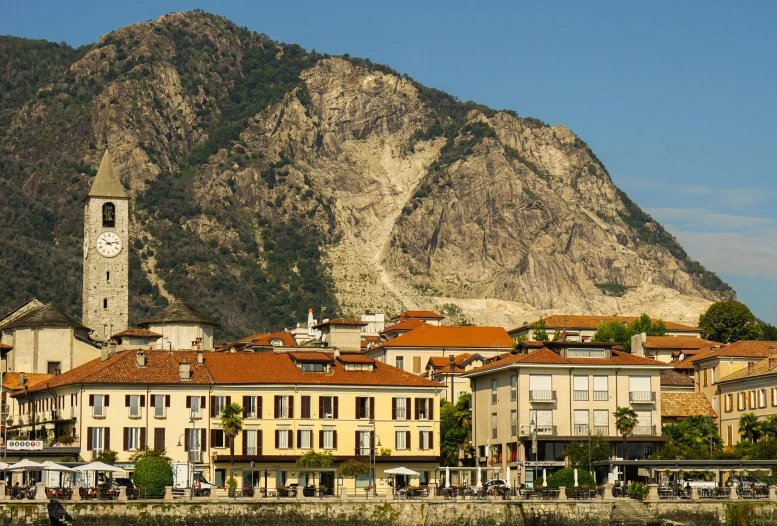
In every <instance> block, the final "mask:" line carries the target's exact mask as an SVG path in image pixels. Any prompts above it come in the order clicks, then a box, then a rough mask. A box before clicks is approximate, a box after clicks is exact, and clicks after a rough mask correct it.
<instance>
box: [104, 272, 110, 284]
mask: <svg viewBox="0 0 777 526" xmlns="http://www.w3.org/2000/svg"><path fill="white" fill-rule="evenodd" d="M105 281H108V282H110V281H111V272H110V271H108V272H106V273H105Z"/></svg>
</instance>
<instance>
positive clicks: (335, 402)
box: [332, 396, 339, 420]
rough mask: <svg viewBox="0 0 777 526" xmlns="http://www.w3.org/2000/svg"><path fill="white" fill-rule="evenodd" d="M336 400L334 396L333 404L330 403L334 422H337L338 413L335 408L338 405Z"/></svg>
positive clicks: (336, 397)
mask: <svg viewBox="0 0 777 526" xmlns="http://www.w3.org/2000/svg"><path fill="white" fill-rule="evenodd" d="M338 398H339V397H338V396H335V399H334V402H332V408H333V410H334V411H333V412H334V415H332V416H333V417H334V419H335V420H337V413H338V407H337V405H338V404H337V400H338Z"/></svg>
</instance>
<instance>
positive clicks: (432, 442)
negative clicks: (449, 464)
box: [429, 431, 434, 449]
mask: <svg viewBox="0 0 777 526" xmlns="http://www.w3.org/2000/svg"><path fill="white" fill-rule="evenodd" d="M429 449H434V431H429Z"/></svg>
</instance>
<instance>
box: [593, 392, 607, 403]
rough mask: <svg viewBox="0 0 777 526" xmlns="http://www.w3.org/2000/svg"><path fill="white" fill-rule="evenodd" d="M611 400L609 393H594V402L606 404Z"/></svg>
mask: <svg viewBox="0 0 777 526" xmlns="http://www.w3.org/2000/svg"><path fill="white" fill-rule="evenodd" d="M609 399H610V393H609V392H607V391H594V402H606V401H607V400H609Z"/></svg>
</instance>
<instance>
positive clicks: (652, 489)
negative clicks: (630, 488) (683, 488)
mask: <svg viewBox="0 0 777 526" xmlns="http://www.w3.org/2000/svg"><path fill="white" fill-rule="evenodd" d="M658 498H659V497H658V484H648V496H647V500H651V501H656V500H658Z"/></svg>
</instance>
